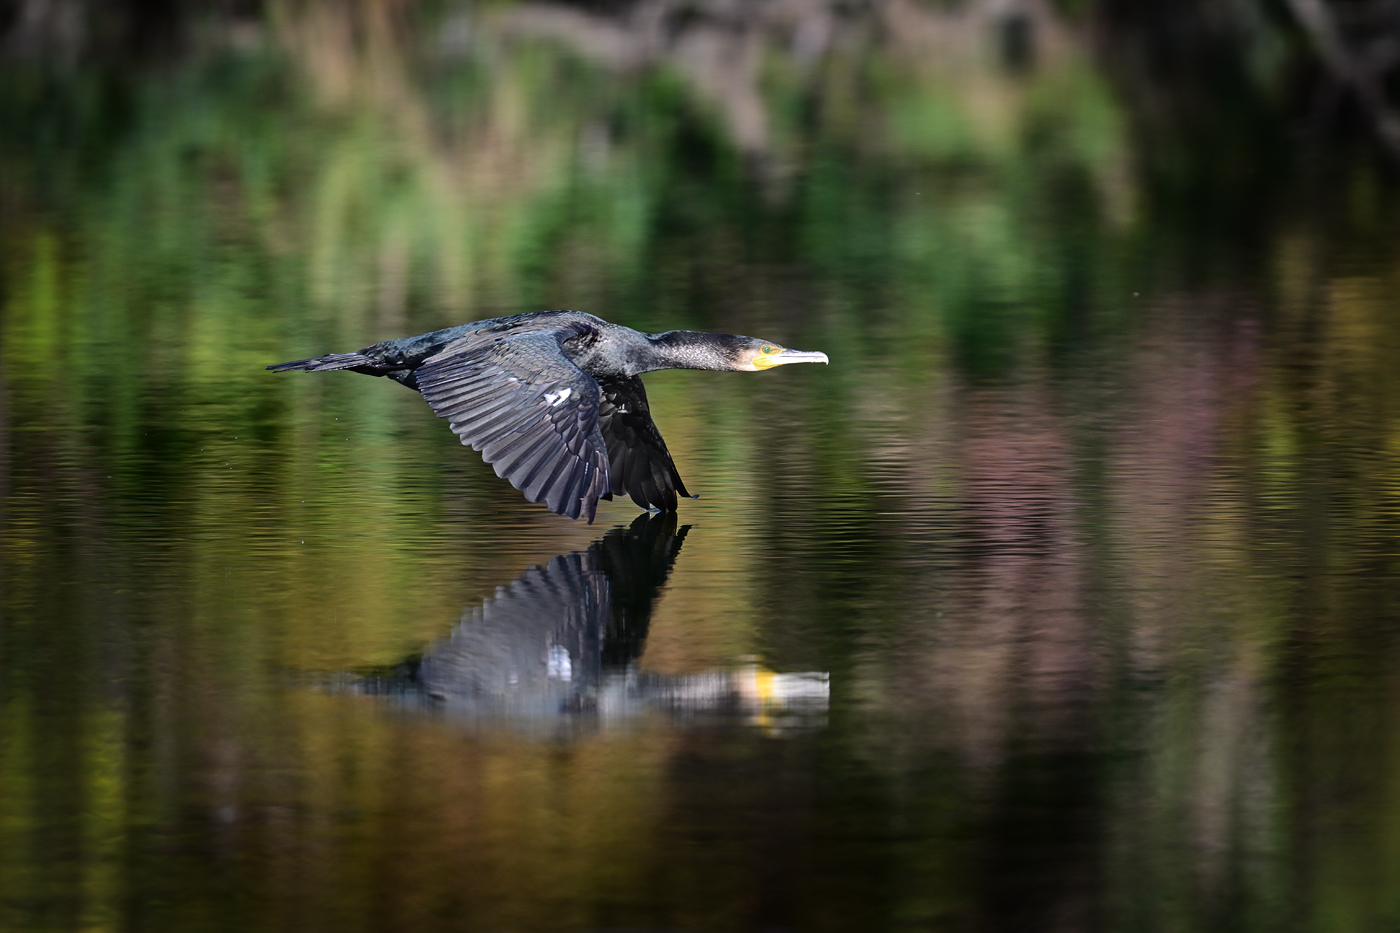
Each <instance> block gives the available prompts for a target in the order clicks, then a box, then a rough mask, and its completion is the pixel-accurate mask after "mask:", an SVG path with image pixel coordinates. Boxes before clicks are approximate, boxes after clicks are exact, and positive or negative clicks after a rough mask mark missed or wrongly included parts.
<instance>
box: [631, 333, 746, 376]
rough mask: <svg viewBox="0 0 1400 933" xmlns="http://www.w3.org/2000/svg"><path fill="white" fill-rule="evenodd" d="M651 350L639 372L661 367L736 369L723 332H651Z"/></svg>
mask: <svg viewBox="0 0 1400 933" xmlns="http://www.w3.org/2000/svg"><path fill="white" fill-rule="evenodd" d="M646 341H647V343H648V345H649V346H650V350H649V351H648V352H647V353H646V354H645V355H646V356H647V357H649V359H648V360H647V361H646V364H645V368H644V369H641V370H638V371H639V372H652V371H654V370H658V369H714V370H729V369H733V368H734V364H733V362H732V356H731V354H730V353H728V352H727V350H726V347H725V345H724V344H723V342H722V340H721V335H718V334H706V333H702V332H699V331H693V330H671V331H667V332H666V333H664V334H647V335H646Z"/></svg>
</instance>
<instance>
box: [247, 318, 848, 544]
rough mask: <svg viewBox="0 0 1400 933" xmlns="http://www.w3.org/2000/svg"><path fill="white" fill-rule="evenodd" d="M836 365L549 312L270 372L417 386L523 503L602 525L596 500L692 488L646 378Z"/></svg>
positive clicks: (771, 349) (750, 345)
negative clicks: (333, 373) (664, 434)
mask: <svg viewBox="0 0 1400 933" xmlns="http://www.w3.org/2000/svg"><path fill="white" fill-rule="evenodd" d="M826 361H827V359H826V355H825V354H824V353H808V352H803V351H799V350H789V349H787V348H785V347H782V346H779V345H778V344H775V343H772V342H771V341H763V340H759V339H757V338H754V337H741V336H735V335H732V334H706V333H699V332H696V331H668V332H666V333H663V334H643V333H640V332H639V331H635V330H632V329H631V328H630V327H622V326H620V325H617V324H609V323H608V322H607V321H604V320H602V319H601V318H598V317H594V316H593V315H591V314H584V313H582V312H578V311H544V312H538V313H534V314H518V315H515V316H513V317H504V318H492V319H490V320H485V321H474V322H472V323H470V324H462V325H459V326H457V327H449V328H447V329H445V330H439V331H434V332H432V333H429V334H420V335H418V336H416V337H405V338H402V339H399V340H387V341H385V342H383V343H377V344H375V345H374V346H371V347H366V348H365V349H363V350H360V351H358V352H355V353H332V354H330V355H328V356H321V357H316V358H315V359H309V360H296V361H294V362H290V363H278V364H275V365H273V366H269V367H267V368H268V369H270V370H273V371H274V372H284V371H287V370H305V371H308V372H324V371H327V370H337V369H348V370H350V371H351V372H357V373H365V374H367V375H371V376H388V377H389V378H390V379H393V380H395V381H396V382H400V383H402V384H404V385H406V386H408V387H409V388H412V389H416V390H418V391H419V392H420V393H422V395H423V398H424V399H425V400H426V401H427V402H428V405H429V406H430V407H431V408H432V409H433V412H434V413H435V414H437V415H438V417H440V418H446V419H447V422H448V424H450V425H451V427H452V430H453V432H454V433H456V434H457V435H458V436H459V437H460V438H461V439H462V443H463V444H467V445H469V446H470V447H472V449H474V450H477V451H480V452H481V455H482V457H483V458H484V459H485V460H486V462H487V463H490V464H491V465H492V466H494V467H495V469H496V475H497V476H501V477H504V478H505V479H507V480H509V481H510V483H511V485H513V486H515V487H516V488H517V489H519V490H521V491H522V492H523V493H524V494H525V498H527V499H528V500H530V501H531V502H540V501H543V502H545V504H546V505H547V506H548V507H549V508H550V509H551V510H552V511H554V512H557V513H559V514H560V515H567V516H568V517H569V518H578V517H579V515H586V516H587V517H588V520H589V522H592V521H593V516H594V512H595V510H596V508H597V504H598V500H599V499H611V498H612V497H613V495H615V494H626V495H630V496H631V497H632V499H633V501H635V502H636V503H637V504H638V505H639V506H641V507H642V508H644V509H657V510H661V511H667V512H671V511H675V509H676V502H677V496H678V495H681V496H689V495H690V493H689V492H687V491H686V488H685V483H683V482H682V481H681V478H680V474H679V473H677V472H676V465H675V463H674V462H672V460H671V454H670V452H669V451H668V450H667V449H666V442H665V441H664V440H662V438H661V432H660V431H658V430H657V428H656V424H655V423H654V422H653V421H652V420H651V410H650V408H649V407H648V405H647V396H646V389H645V388H644V387H643V386H642V380H641V379H640V378H638V377H639V376H640V375H641V374H642V373H647V372H653V371H655V370H658V369H713V370H749V371H752V370H761V369H768V368H771V367H773V366H780V365H783V364H785V363H802V362H822V363H825V362H826Z"/></svg>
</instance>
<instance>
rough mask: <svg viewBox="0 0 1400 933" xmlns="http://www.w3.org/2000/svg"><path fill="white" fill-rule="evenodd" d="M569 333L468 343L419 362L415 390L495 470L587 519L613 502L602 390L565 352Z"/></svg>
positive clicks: (530, 494)
mask: <svg viewBox="0 0 1400 933" xmlns="http://www.w3.org/2000/svg"><path fill="white" fill-rule="evenodd" d="M571 336H574V332H573V331H572V330H568V329H563V328H561V329H558V330H548V331H531V332H527V333H523V334H507V335H503V336H495V337H491V338H488V339H485V340H483V339H480V338H473V339H466V340H463V341H460V342H457V343H451V344H448V345H447V346H446V347H444V348H443V350H442V352H441V353H438V354H437V355H436V356H433V357H430V358H428V359H427V360H425V361H424V362H423V365H421V366H420V367H418V369H417V370H416V371H415V373H414V376H415V378H416V379H417V382H418V390H419V391H420V392H422V393H423V398H424V399H426V400H427V402H428V404H429V405H430V406H431V407H432V409H433V412H434V413H435V414H437V416H438V417H439V418H446V419H447V421H448V423H449V424H451V426H452V430H453V432H454V433H455V434H457V435H458V436H459V437H461V439H462V443H463V444H467V445H469V446H471V448H472V449H473V450H478V451H480V452H481V455H482V457H483V458H485V460H486V462H487V463H489V464H491V465H492V466H494V467H495V468H496V475H497V476H500V477H503V478H505V479H507V480H509V481H510V484H511V485H512V486H514V487H515V488H516V489H519V490H520V491H521V492H523V493H524V494H525V498H526V499H529V500H530V501H531V502H539V501H541V500H544V502H545V503H546V504H547V505H548V506H549V508H550V510H551V511H554V512H557V513H559V514H560V515H567V516H568V517H569V518H578V516H579V514H580V513H582V514H584V515H586V516H588V521H589V522H590V523H592V521H593V514H594V512H595V511H596V509H597V507H598V499H599V498H612V496H611V493H610V492H609V484H608V449H607V446H606V444H605V443H604V441H603V436H602V434H601V433H600V432H599V430H598V410H599V403H600V400H601V393H600V391H599V389H598V383H597V382H596V381H595V380H594V379H593V377H592V376H590V375H588V374H587V373H585V372H584V371H583V370H581V369H579V368H578V367H577V366H575V365H574V363H573V361H572V360H570V359H569V358H568V357H566V356H565V355H564V351H563V346H562V344H563V341H564V340H565V339H567V338H569V337H571Z"/></svg>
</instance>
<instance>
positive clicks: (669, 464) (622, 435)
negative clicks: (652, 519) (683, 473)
mask: <svg viewBox="0 0 1400 933" xmlns="http://www.w3.org/2000/svg"><path fill="white" fill-rule="evenodd" d="M599 391H600V393H601V396H600V401H599V409H598V426H599V430H600V431H601V432H602V435H603V439H604V442H605V443H606V444H607V450H608V467H609V471H610V475H609V479H610V482H611V486H610V488H609V490H608V491H609V492H610V493H613V494H622V493H625V494H627V495H630V496H631V497H632V501H633V502H636V503H637V504H638V505H640V506H641V507H642V508H644V509H660V510H662V511H665V512H674V511H675V510H676V495H677V493H679V494H680V495H683V496H689V495H690V493H689V492H687V491H686V488H685V483H684V482H682V481H681V477H680V474H679V473H678V472H677V471H676V465H675V463H674V461H672V459H671V452H670V451H669V450H667V449H666V441H665V440H663V439H662V437H661V432H660V431H659V430H657V428H656V423H655V422H654V421H652V420H651V408H650V407H649V406H648V405H647V393H646V389H645V388H644V387H643V386H642V380H641V379H639V378H637V377H635V376H632V377H622V378H609V379H604V380H601V381H600V382H599Z"/></svg>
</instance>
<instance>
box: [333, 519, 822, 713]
mask: <svg viewBox="0 0 1400 933" xmlns="http://www.w3.org/2000/svg"><path fill="white" fill-rule="evenodd" d="M689 530H690V526H689V525H687V526H684V527H681V528H679V529H677V526H676V515H675V513H667V514H660V515H650V514H645V513H644V514H642V515H640V516H638V517H637V519H636V520H635V521H634V522H632V524H631V526H630V527H627V528H621V527H618V528H613V529H611V530H610V531H608V532H607V533H606V534H604V535H603V537H602V538H600V539H599V540H597V541H595V542H594V543H593V544H592V545H590V546H589V547H588V549H587V550H583V551H574V552H572V553H569V554H561V555H559V556H558V557H556V558H554V559H553V560H551V561H549V562H548V563H547V564H545V565H544V566H542V567H541V566H537V567H531V568H530V569H529V570H527V571H525V573H523V574H521V576H520V577H519V578H517V579H516V580H515V581H513V582H512V583H510V584H508V585H506V586H502V587H500V588H498V589H497V590H496V592H495V594H494V595H493V596H490V597H489V598H487V599H486V600H484V601H483V602H482V604H481V605H480V606H479V607H476V608H474V609H471V610H469V611H468V612H467V613H465V614H464V615H463V617H462V621H461V623H460V624H458V625H457V627H456V628H455V629H453V631H452V634H451V635H450V636H449V637H448V638H446V639H444V640H442V641H440V642H437V643H436V644H434V645H432V646H431V647H430V648H428V649H427V650H426V651H425V652H424V654H423V656H422V657H421V658H420V659H418V660H415V661H409V662H405V663H404V664H401V665H399V666H398V667H397V668H396V669H395V670H394V671H393V672H392V673H388V674H385V675H380V676H371V677H366V678H363V679H360V680H357V681H356V682H354V683H353V684H352V685H351V689H352V690H353V691H354V692H356V693H367V694H379V695H389V696H395V697H399V698H401V699H402V700H404V701H405V702H407V703H409V704H418V705H423V706H431V707H433V708H436V709H440V710H442V711H444V712H446V713H448V714H456V715H467V716H475V717H482V718H505V719H522V720H534V721H538V720H553V719H558V718H559V717H561V716H570V715H573V716H580V715H584V716H589V717H591V718H593V719H596V720H597V721H599V722H603V723H606V722H608V721H621V720H625V719H627V718H630V717H632V716H635V715H637V714H639V713H642V712H644V711H647V710H656V709H661V710H668V711H671V712H673V713H677V714H680V715H682V716H685V717H703V716H707V715H715V714H728V715H734V714H738V715H742V716H745V717H747V718H748V719H750V721H752V722H754V723H755V724H758V725H760V726H763V727H765V728H771V729H775V730H776V729H780V728H787V727H808V726H812V725H819V724H821V723H822V722H823V721H824V718H825V714H826V709H827V702H828V693H829V677H828V675H827V674H825V673H802V674H776V673H774V672H772V671H768V670H766V669H764V668H762V667H760V666H758V665H757V664H753V663H748V664H745V665H743V666H741V667H738V668H735V669H731V670H718V671H709V672H705V673H700V674H693V675H687V676H678V677H668V676H663V675H660V674H653V673H647V672H644V671H640V670H638V669H637V666H636V661H637V659H638V658H639V657H640V656H641V654H642V649H643V648H644V647H645V644H646V637H647V629H648V627H649V625H650V623H651V613H652V608H653V607H654V606H655V604H656V602H657V601H658V599H659V598H660V595H661V590H662V587H663V586H664V585H665V583H666V579H667V577H668V576H669V575H670V573H671V567H672V565H673V564H674V563H675V560H676V555H677V554H678V553H679V552H680V549H681V544H682V543H683V542H684V540H685V536H686V533H687V532H688V531H689Z"/></svg>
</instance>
